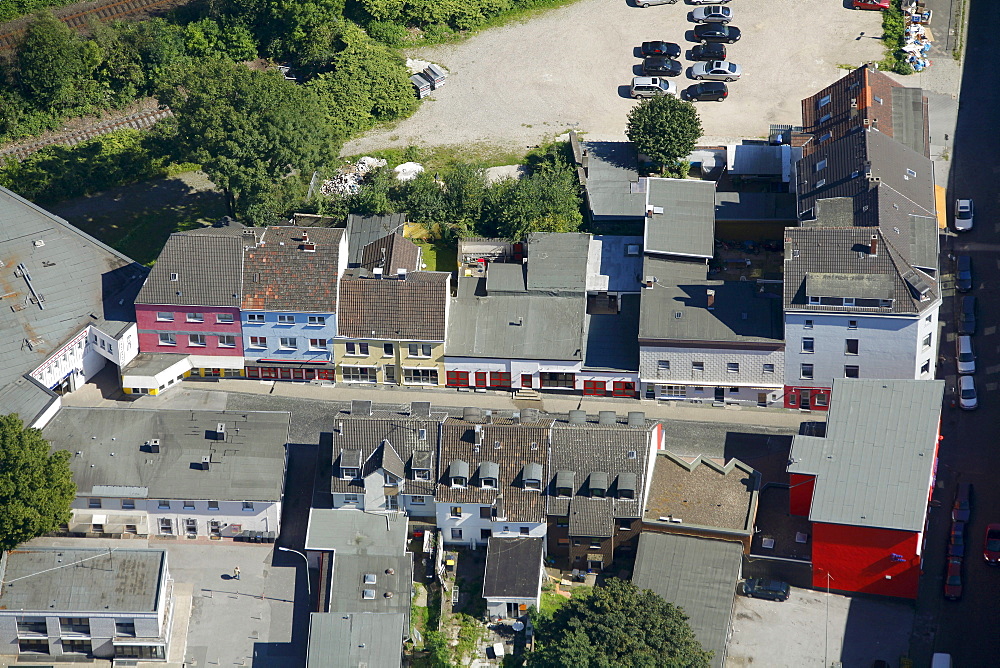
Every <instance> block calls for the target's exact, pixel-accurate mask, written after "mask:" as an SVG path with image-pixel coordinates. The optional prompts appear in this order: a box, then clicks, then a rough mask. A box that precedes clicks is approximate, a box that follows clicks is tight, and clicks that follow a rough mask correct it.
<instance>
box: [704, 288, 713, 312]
mask: <svg viewBox="0 0 1000 668" xmlns="http://www.w3.org/2000/svg"><path fill="white" fill-rule="evenodd" d="M705 294H707V295H708V310H709V311H714V310H715V290H706V291H705Z"/></svg>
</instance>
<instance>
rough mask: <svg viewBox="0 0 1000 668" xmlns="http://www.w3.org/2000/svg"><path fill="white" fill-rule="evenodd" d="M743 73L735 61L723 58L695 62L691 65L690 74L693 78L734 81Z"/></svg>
mask: <svg viewBox="0 0 1000 668" xmlns="http://www.w3.org/2000/svg"><path fill="white" fill-rule="evenodd" d="M741 74H743V68H742V67H740V66H739V65H737V64H736V63H728V62H726V61H725V60H714V61H712V62H710V63H695V64H694V65H693V66H692V67H691V76H692V77H694V78H695V79H699V80H700V79H711V80H712V81H736V80H737V79H739V78H740V75H741Z"/></svg>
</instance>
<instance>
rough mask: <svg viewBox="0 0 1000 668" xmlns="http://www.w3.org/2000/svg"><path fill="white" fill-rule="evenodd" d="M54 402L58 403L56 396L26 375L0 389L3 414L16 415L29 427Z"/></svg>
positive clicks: (0, 403) (57, 396) (0, 404)
mask: <svg viewBox="0 0 1000 668" xmlns="http://www.w3.org/2000/svg"><path fill="white" fill-rule="evenodd" d="M56 401H59V395H58V394H56V393H55V392H53V391H52V390H50V389H49V388H47V387H45V386H44V385H42V384H41V383H39V382H38V381H37V380H35V379H34V378H32V377H31V376H28V375H24V376H21V377H20V378H18V379H17V380H15V381H13V382H12V383H10V384H8V385H6V386H4V387H0V406H3V412H4V413H17V414H18V415H19V416H20V417H21V420H22V421H23V422H24V424H25V425H27V426H29V427H30V426H31V425H32V424H33V423H34V421H35V420H36V419H37V418H38V416H39V415H41V414H42V413H43V412H44V411H45V409H47V408H48V407H49V406H51V405H52V404H53V403H54V402H56Z"/></svg>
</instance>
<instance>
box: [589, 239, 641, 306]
mask: <svg viewBox="0 0 1000 668" xmlns="http://www.w3.org/2000/svg"><path fill="white" fill-rule="evenodd" d="M641 274H642V237H630V236H619V235H611V234H603V235H595V236H594V237H591V239H590V249H589V252H588V254H587V290H588V291H595V290H596V291H608V292H638V291H639V280H640V278H641Z"/></svg>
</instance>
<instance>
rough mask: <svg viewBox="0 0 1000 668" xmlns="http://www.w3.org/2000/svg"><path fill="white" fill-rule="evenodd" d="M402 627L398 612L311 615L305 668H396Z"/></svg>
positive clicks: (401, 615)
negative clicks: (364, 667) (365, 667)
mask: <svg viewBox="0 0 1000 668" xmlns="http://www.w3.org/2000/svg"><path fill="white" fill-rule="evenodd" d="M405 627H406V615H404V614H403V613H401V612H388V613H386V612H383V613H374V612H353V613H344V612H339V611H338V612H314V613H312V614H311V615H309V654H308V658H307V659H306V668H358V666H373V667H374V666H378V667H379V668H383V667H384V668H397V667H398V666H401V665H402V661H403V658H402V657H403V653H402V649H401V644H402V639H403V633H404V629H405Z"/></svg>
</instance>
